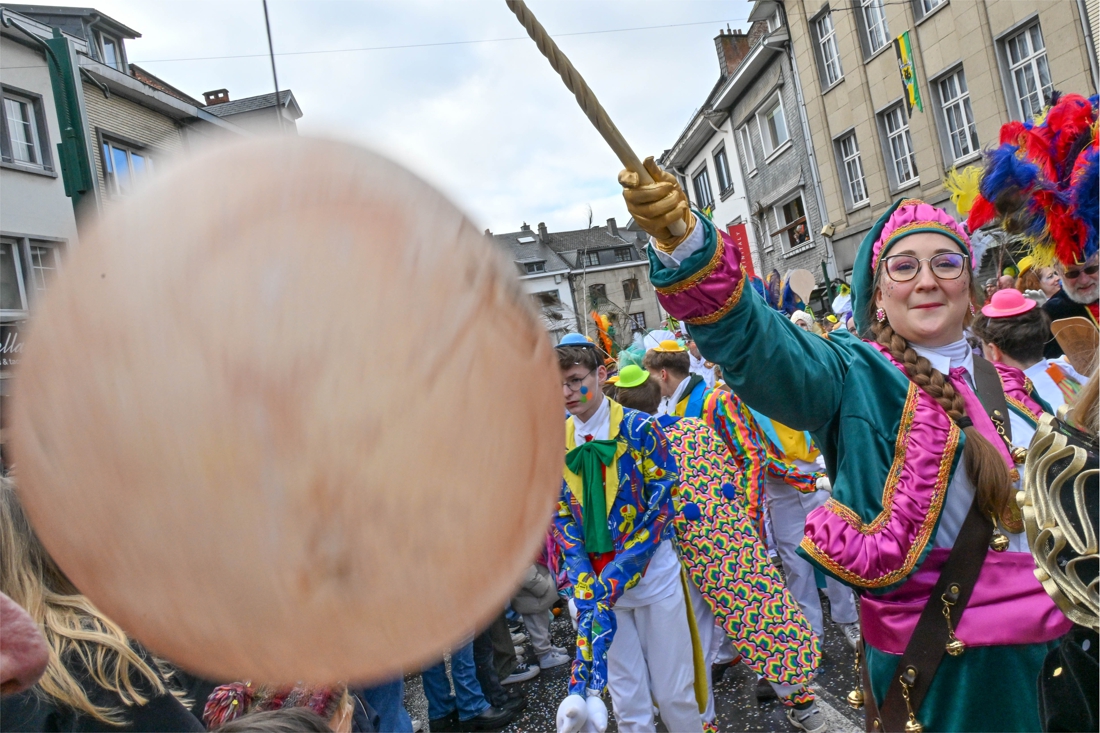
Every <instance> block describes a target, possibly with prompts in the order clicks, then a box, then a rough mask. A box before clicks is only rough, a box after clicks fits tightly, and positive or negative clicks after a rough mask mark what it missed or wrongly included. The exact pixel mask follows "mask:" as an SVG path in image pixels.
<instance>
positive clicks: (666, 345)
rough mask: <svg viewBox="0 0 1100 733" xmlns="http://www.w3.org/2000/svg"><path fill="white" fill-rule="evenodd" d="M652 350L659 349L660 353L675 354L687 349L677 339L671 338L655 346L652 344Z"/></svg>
mask: <svg viewBox="0 0 1100 733" xmlns="http://www.w3.org/2000/svg"><path fill="white" fill-rule="evenodd" d="M653 350H654V351H659V352H661V353H662V354H675V353H677V352H679V351H687V349H685V348H684V347H683V346H681V345H680V342H679V341H675V340H673V339H666V340H665V341H662V342H661V343H659V344H658V345H657V346H654V347H653Z"/></svg>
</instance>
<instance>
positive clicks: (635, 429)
mask: <svg viewBox="0 0 1100 733" xmlns="http://www.w3.org/2000/svg"><path fill="white" fill-rule="evenodd" d="M625 424H626V426H627V429H628V431H629V434H628V436H627V440H628V441H629V442H630V446H631V452H632V453H634V454H635V460H636V461H637V459H638V458H640V459H641V461H640V463H639V465H638V468H639V469H640V471H641V474H642V477H643V478H642V485H641V486H636V487H634V494H635V496H637V497H638V498H639V500H640V501H639V505H640V506H639V509H640V510H642V511H641V512H640V516H639V517H638V518H637V519H636V520H635V523H634V529H633V531H632V532H631V533H630V536H629V537H626V538H625V539H624V540H623V545H622V549H617V550H616V552H615V559H613V560H612V561H611V562H610V563H608V564H607V566H606V567H604V569H603V571H602V572H601V573H600V580H599V582H600V585H601V586H602V588H601V590H602V591H603V593H602V595H603V597H604V598H606V599H607V600H608V601H609V603H610V605H611V606H614V605H615V601H617V600H618V599H619V597H620V596H621V595H622V594H623V592H624V591H626V590H627V589H628V588H632V587H634V585H636V584H637V582H638V581H639V580H641V578H642V573H644V572H645V569H646V566H647V565H648V564H649V559H650V558H651V557H653V553H654V552H656V550H657V545H658V544H660V542H661V540H663V539H665V538H666V536H667V535H668V532H669V527H670V523H671V521H672V517H673V510H672V487H673V486H675V484H676V481H677V471H676V459H675V458H674V457H673V455H672V452H671V451H670V450H669V446H668V439H667V438H666V437H665V434H664V432H663V431H662V430H661V428H660V427H659V426H658V425H657V423H656V422H655V421H654V420H652V419H651V418H649V417H648V416H644V415H642V413H635V414H634V415H632V416H631V417H630V418H628V419H627V420H626V421H625Z"/></svg>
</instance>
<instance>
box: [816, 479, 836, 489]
mask: <svg viewBox="0 0 1100 733" xmlns="http://www.w3.org/2000/svg"><path fill="white" fill-rule="evenodd" d="M817 490H818V491H830V492H831V491H832V490H833V482H832V481H830V480H829V477H828V476H821V477H820V478H818V479H817Z"/></svg>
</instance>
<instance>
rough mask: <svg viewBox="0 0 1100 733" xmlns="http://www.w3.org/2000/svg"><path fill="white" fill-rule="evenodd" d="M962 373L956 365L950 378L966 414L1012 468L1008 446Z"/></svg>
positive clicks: (1012, 462)
mask: <svg viewBox="0 0 1100 733" xmlns="http://www.w3.org/2000/svg"><path fill="white" fill-rule="evenodd" d="M963 374H964V371H963V369H962V368H961V367H956V368H954V369H952V370H951V376H950V379H951V385H952V386H953V387H954V388H955V390H956V391H958V392H960V393H962V396H963V402H965V403H966V416H967V417H969V418H970V421H971V422H973V423H974V428H975V429H976V430H977V431H978V432H979V433H981V435H982V437H983V438H985V439H986V440H988V441H989V442H990V443H992V444H993V447H995V448H996V449H997V451H998V452H999V453H1000V454H1001V458H1004V459H1005V463H1007V464H1008V467H1009V468H1014V467H1015V466H1016V463H1015V461H1013V460H1012V454H1011V453H1009V452H1008V446H1007V445H1005V442H1004V439H1003V438H1001V436H1000V434H998V433H997V428H996V427H995V426H994V425H993V421H992V420H991V419H989V414H988V413H987V412H986V411H985V407H983V406H982V402H981V400H979V399H978V395H976V394H974V390H972V389H970V385H969V384H968V383H967V381H966V377H964V376H963ZM1005 420H1008V415H1005Z"/></svg>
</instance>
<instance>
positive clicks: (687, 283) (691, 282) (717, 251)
mask: <svg viewBox="0 0 1100 733" xmlns="http://www.w3.org/2000/svg"><path fill="white" fill-rule="evenodd" d="M716 234H717V233H716ZM717 237H718V244H717V246H715V248H714V254H713V255H712V256H711V258H710V260H708V261H707V264H705V265H703V266H702V267H701V268H700V269H699V271H698V272H696V273H695V274H694V275H692V276H691V277H687V278H684V279H683V280H681V281H680V282H678V283H673V284H672V285H669V286H667V287H664V288H657V292H658V293H660V294H661V295H676V294H677V293H682V292H684V291H685V290H687V289H689V288H693V287H695V286H696V285H697V284H698V283H699V282H700V281H702V280H703V279H704V278H706V277H707V276H708V275H710V274H711V273H712V272H714V270H715V269H717V267H718V263H719V262H721V261H722V255H724V254H725V252H726V243H725V242H724V241H723V240H722V235H721V234H717Z"/></svg>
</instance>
